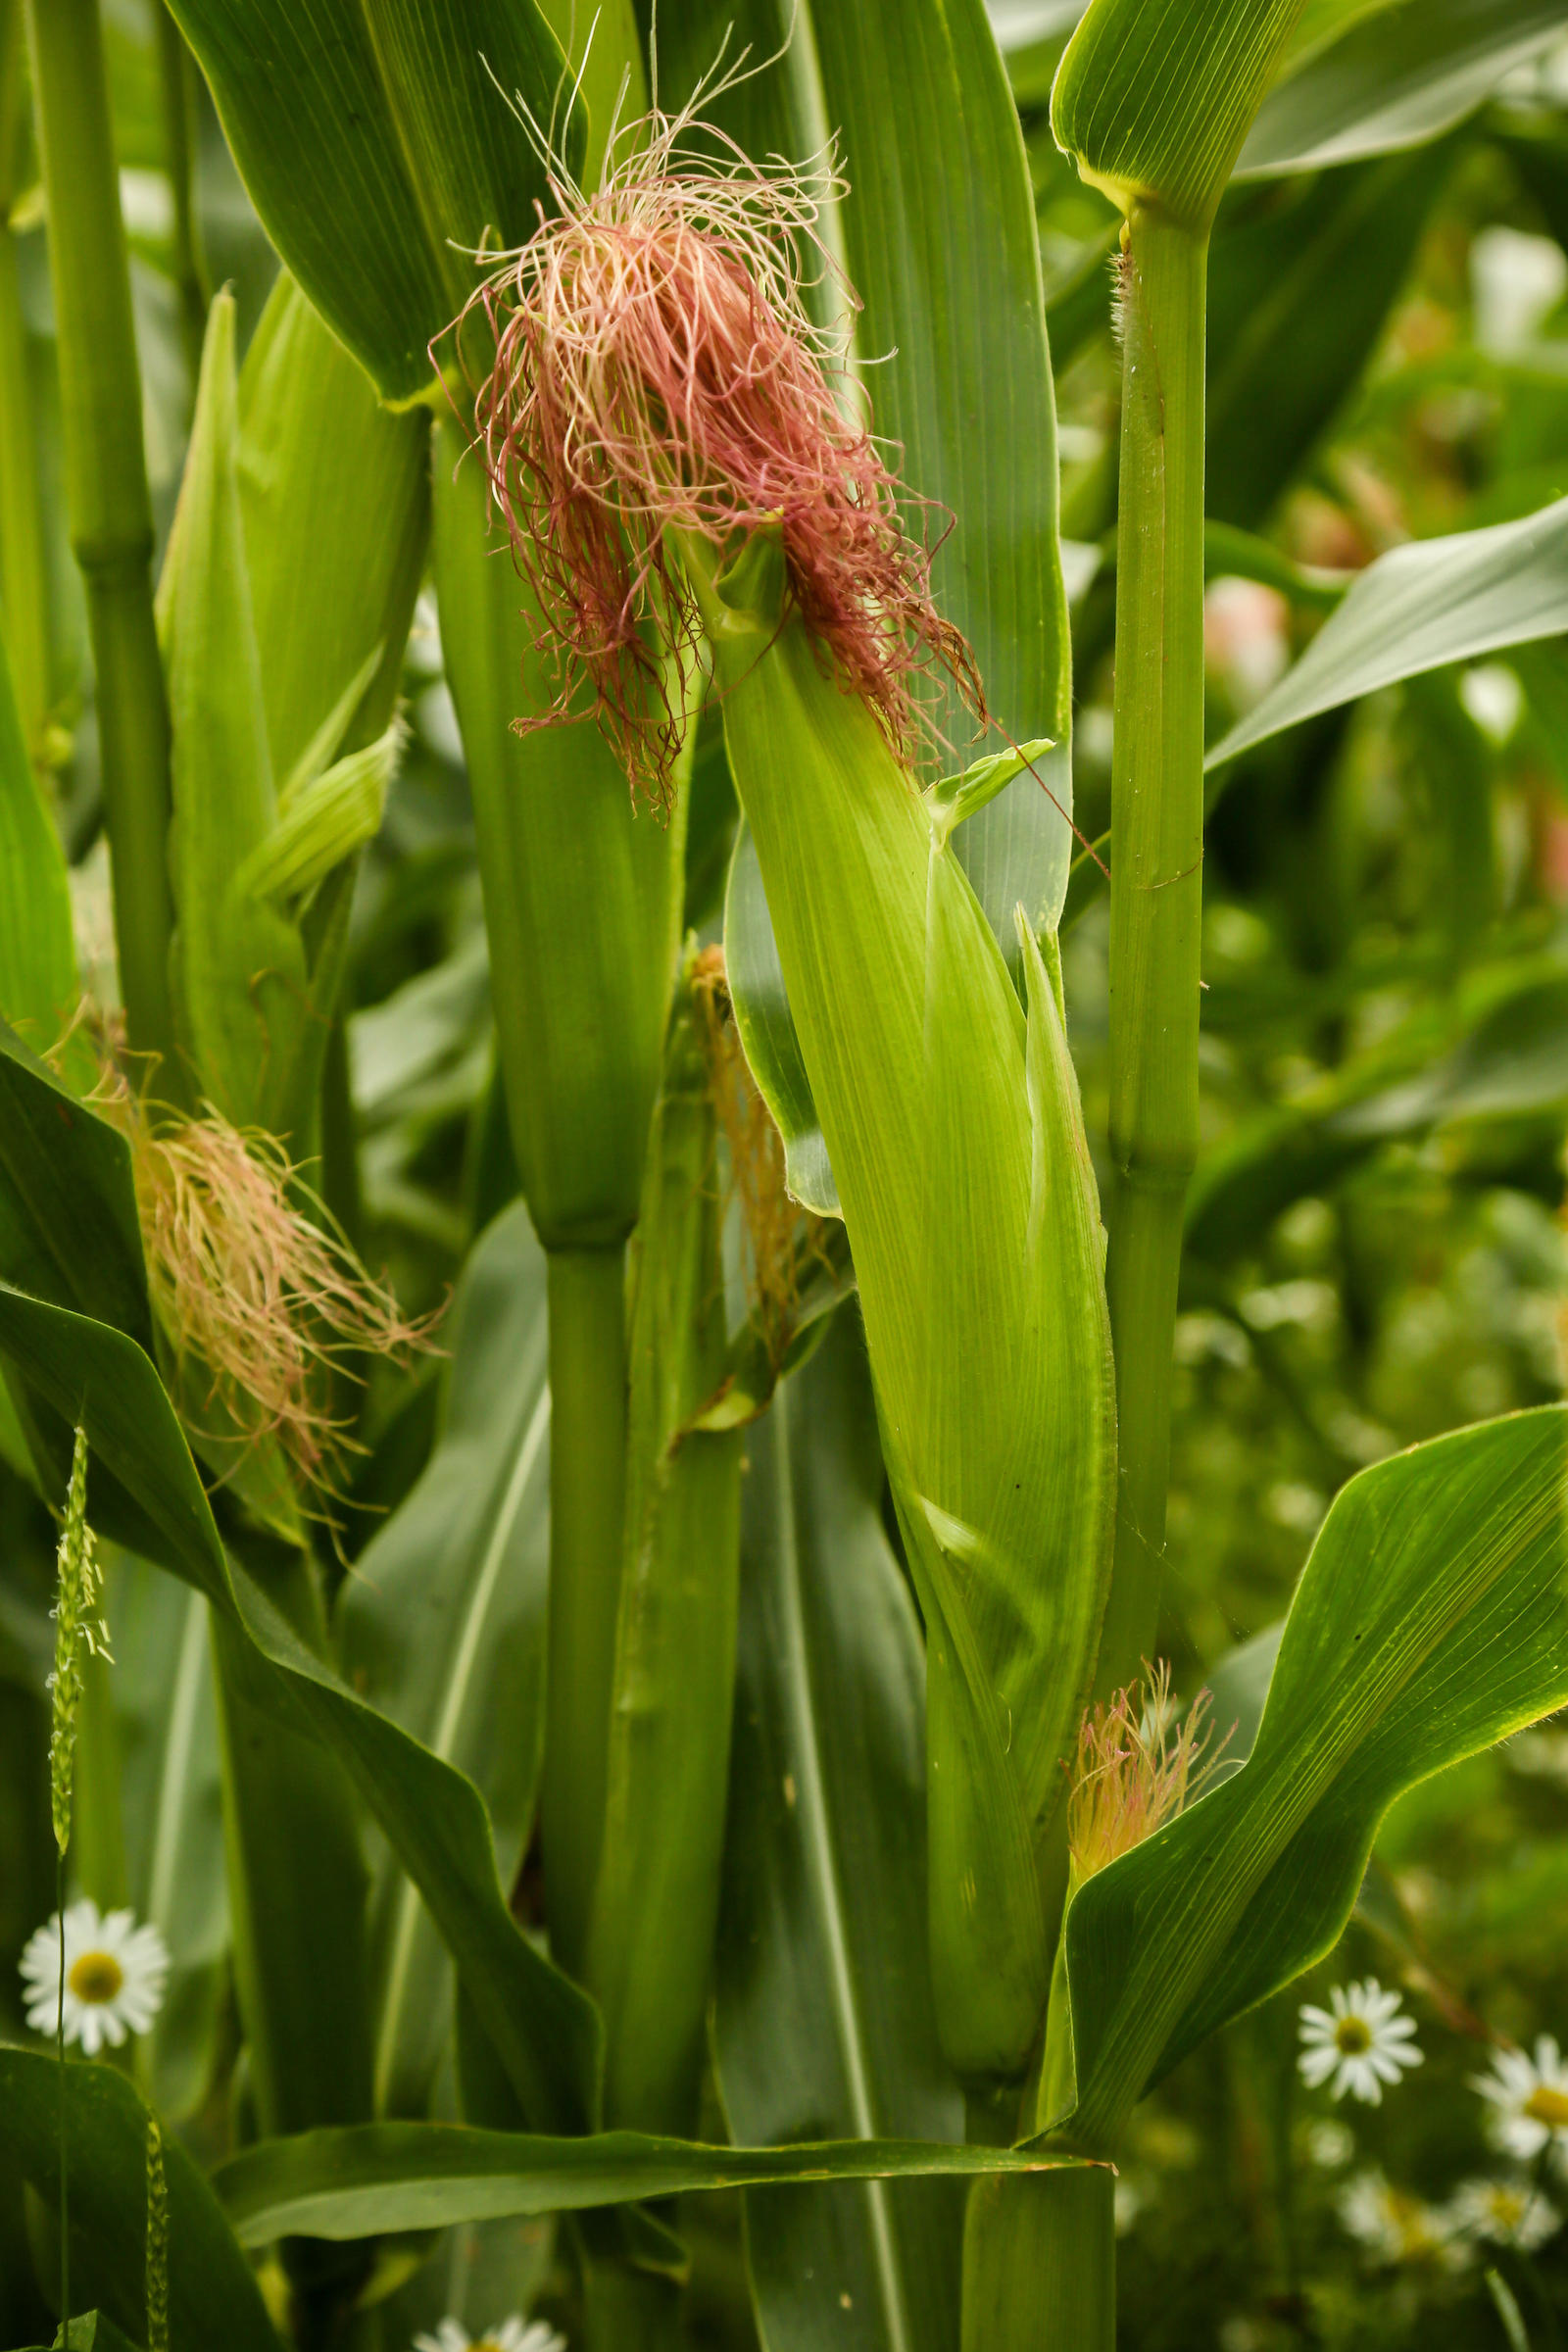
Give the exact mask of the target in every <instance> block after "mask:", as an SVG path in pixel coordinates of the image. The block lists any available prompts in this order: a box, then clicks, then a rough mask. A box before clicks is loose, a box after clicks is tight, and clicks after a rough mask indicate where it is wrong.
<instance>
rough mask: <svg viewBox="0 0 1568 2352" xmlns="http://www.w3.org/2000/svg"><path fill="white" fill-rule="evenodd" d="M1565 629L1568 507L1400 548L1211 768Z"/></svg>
mask: <svg viewBox="0 0 1568 2352" xmlns="http://www.w3.org/2000/svg"><path fill="white" fill-rule="evenodd" d="M1564 629H1568V498H1563V499H1558V500H1557V502H1556V503H1555V504H1554V505H1552V506H1549V507H1543V508H1542V509H1541V511H1540V513H1539V514H1536V515H1525V516H1524V518H1523V519H1522V520H1521V521H1518V522H1499V523H1494V524H1493V525H1492V526H1491V527H1490V528H1489V529H1486V530H1480V531H1456V532H1454V533H1452V534H1451V535H1450V536H1449V537H1447V538H1443V539H1421V540H1417V541H1415V542H1414V543H1412V544H1411V545H1410V546H1408V547H1396V548H1393V549H1391V550H1390V552H1389V553H1388V554H1387V555H1386V556H1380V557H1379V558H1378V560H1377V562H1376V563H1375V564H1368V566H1367V568H1366V570H1365V571H1364V572H1362V573H1361V574H1360V575H1359V577H1358V578H1357V579H1356V580H1355V581H1354V582H1353V583H1352V585H1351V587H1350V589H1349V591H1348V594H1347V596H1346V598H1345V601H1344V603H1343V604H1342V605H1341V606H1340V607H1339V610H1338V611H1337V612H1336V613H1333V614H1332V616H1331V617H1330V618H1329V619H1328V620H1326V621H1325V622H1324V624H1323V626H1322V628H1321V629H1320V630H1319V631H1318V633H1317V635H1316V636H1315V637H1314V638H1313V640H1312V642H1311V644H1310V645H1309V646H1308V647H1307V649H1306V652H1305V653H1304V654H1303V655H1302V656H1301V659H1300V660H1299V662H1297V663H1296V665H1295V667H1294V668H1293V669H1290V670H1288V671H1287V672H1286V674H1285V676H1284V677H1283V678H1281V680H1280V682H1279V684H1278V685H1277V686H1275V687H1273V688H1272V689H1271V690H1270V691H1269V692H1268V693H1267V694H1265V695H1264V696H1263V697H1262V698H1261V700H1260V701H1259V702H1258V703H1257V705H1256V706H1255V708H1254V709H1253V710H1251V711H1249V712H1248V714H1247V716H1246V717H1245V718H1243V719H1239V720H1238V721H1237V723H1236V725H1235V726H1234V727H1232V728H1231V730H1230V732H1229V734H1228V735H1226V736H1225V737H1224V738H1223V739H1222V741H1220V742H1219V743H1217V744H1216V745H1215V746H1214V748H1213V750H1212V751H1211V752H1210V753H1209V755H1208V758H1207V761H1206V765H1207V766H1209V767H1210V768H1213V767H1218V766H1219V765H1221V764H1222V763H1223V762H1224V761H1225V760H1234V759H1235V758H1236V756H1237V754H1238V753H1239V752H1244V751H1249V750H1250V749H1251V747H1252V745H1253V744H1257V743H1264V742H1266V741H1267V739H1268V738H1269V736H1271V735H1277V734H1278V733H1279V732H1280V730H1281V729H1282V728H1283V727H1294V726H1299V724H1300V722H1301V721H1302V719H1305V718H1311V717H1313V716H1314V715H1315V714H1316V713H1317V712H1319V711H1333V710H1336V709H1338V707H1339V706H1340V705H1341V704H1342V703H1350V702H1355V701H1356V700H1358V699H1359V697H1361V696H1362V695H1367V694H1373V693H1375V692H1376V691H1377V689H1378V688H1379V687H1380V686H1392V685H1395V684H1396V683H1397V681H1398V680H1399V679H1401V678H1413V677H1418V676H1420V674H1421V673H1422V672H1423V671H1424V670H1429V669H1441V668H1442V667H1443V666H1444V664H1445V663H1446V662H1468V661H1473V660H1474V659H1475V658H1476V657H1477V656H1478V655H1481V654H1487V653H1495V652H1496V651H1497V650H1499V649H1500V648H1502V647H1505V646H1511V645H1523V644H1526V643H1528V642H1529V641H1530V640H1531V639H1533V638H1541V637H1554V636H1556V635H1558V634H1559V633H1560V632H1561V631H1563V630H1564Z"/></svg>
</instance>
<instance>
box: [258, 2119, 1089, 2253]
mask: <svg viewBox="0 0 1568 2352" xmlns="http://www.w3.org/2000/svg"><path fill="white" fill-rule="evenodd" d="M1071 2161H1072V2159H1071V2158H1070V2157H1069V2158H1065V2159H1063V2158H1062V2157H1059V2156H1057V2155H1055V2154H1054V2152H1053V2151H1050V2150H1046V2151H1041V2150H1025V2149H1020V2148H983V2147H981V2148H969V2147H954V2146H948V2145H942V2144H936V2143H930V2142H925V2141H920V2140H898V2139H893V2140H879V2139H869V2140H858V2139H851V2140H818V2141H812V2142H808V2143H807V2144H805V2145H803V2146H800V2147H793V2148H718V2147H705V2146H703V2145H701V2144H699V2143H698V2142H696V2141H693V2140H684V2139H660V2138H655V2137H652V2136H651V2135H649V2134H647V2133H645V2132H641V2131H605V2132H599V2133H596V2134H594V2135H592V2136H590V2137H587V2138H581V2139H548V2138H535V2137H530V2136H528V2135H527V2134H525V2133H523V2132H516V2131H473V2130H471V2129H470V2128H468V2127H467V2126H465V2125H462V2124H365V2125H362V2126H360V2127H358V2128H357V2129H356V2128H351V2129H349V2130H346V2131H308V2132H304V2133H302V2134H301V2135H300V2136H299V2137H298V2138H296V2139H283V2140H271V2141H266V2140H264V2141H262V2142H261V2143H260V2144H259V2145H258V2146H256V2147H254V2148H248V2149H246V2150H245V2151H244V2153H243V2154H241V2155H239V2156H233V2157H230V2159H229V2161H228V2162H227V2163H226V2164H223V2165H221V2166H220V2167H219V2169H218V2172H217V2174H216V2176H215V2179H214V2185H215V2187H216V2189H217V2192H218V2195H219V2197H220V2198H221V2202H222V2205H223V2210H224V2211H225V2213H226V2214H227V2215H228V2217H229V2220H230V2222H231V2223H232V2225H233V2228H234V2229H235V2231H236V2233H237V2234H238V2236H239V2238H240V2240H241V2242H242V2243H243V2244H245V2245H267V2244H268V2243H269V2242H270V2240H271V2239H272V2238H275V2237H281V2236H283V2235H284V2234H285V2233H287V2234H289V2235H294V2234H302V2235H306V2236H310V2237H368V2236H370V2235H372V2234H377V2233H379V2232H381V2231H384V2230H392V2229H442V2228H444V2227H445V2226H446V2225H447V2224H449V2223H452V2222H466V2221H489V2220H494V2219H496V2218H498V2217H500V2216H503V2215H506V2214H514V2213H581V2212H584V2211H586V2210H589V2209H591V2208H592V2207H594V2206H599V2205H626V2204H636V2203H640V2202H641V2200H642V2199H643V2198H645V2197H671V2196H679V2195H684V2194H688V2193H690V2192H691V2191H693V2190H699V2189H714V2188H755V2187H762V2186H765V2185H767V2184H769V2183H771V2182H774V2181H801V2180H812V2181H815V2180H823V2181H827V2180H891V2179H902V2178H906V2177H913V2178H921V2179H927V2180H929V2179H934V2178H944V2177H947V2176H969V2177H972V2176H973V2175H975V2174H978V2173H1038V2172H1047V2171H1050V2170H1051V2169H1052V2167H1053V2166H1054V2165H1058V2164H1061V2163H1062V2162H1068V2163H1070V2162H1071Z"/></svg>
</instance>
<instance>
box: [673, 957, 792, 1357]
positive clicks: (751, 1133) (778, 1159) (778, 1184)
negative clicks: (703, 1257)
mask: <svg viewBox="0 0 1568 2352" xmlns="http://www.w3.org/2000/svg"><path fill="white" fill-rule="evenodd" d="M692 987H693V994H694V996H695V999H696V1003H697V1008H698V1013H699V1017H700V1019H701V1022H702V1035H703V1050H704V1054H705V1057H706V1059H707V1062H708V1070H709V1083H710V1085H711V1088H712V1093H713V1103H714V1107H715V1108H716V1110H717V1112H718V1123H719V1126H720V1127H721V1128H722V1130H723V1134H724V1142H725V1145H726V1147H727V1149H728V1153H729V1180H730V1185H731V1187H732V1188H733V1196H734V1197H735V1198H737V1199H738V1200H739V1201H740V1208H741V1223H742V1226H743V1229H744V1232H745V1237H746V1259H747V1276H748V1287H749V1289H750V1292H751V1301H752V1313H753V1315H754V1317H755V1318H756V1322H757V1325H758V1328H759V1329H760V1333H761V1336H762V1344H763V1347H764V1348H765V1350H766V1353H767V1356H768V1359H769V1361H770V1362H771V1364H772V1365H773V1367H774V1369H775V1370H777V1368H778V1366H779V1365H780V1364H781V1363H782V1362H783V1359H784V1353H785V1350H786V1349H787V1348H788V1346H789V1343H790V1340H791V1337H792V1336H793V1333H794V1329H795V1322H796V1316H797V1312H798V1309H799V1306H800V1278H801V1259H802V1254H803V1252H811V1253H813V1254H815V1255H817V1256H819V1257H820V1256H821V1254H822V1250H821V1243H820V1239H819V1236H818V1233H817V1227H818V1226H819V1224H820V1220H819V1219H817V1218H814V1217H811V1216H809V1214H808V1213H807V1212H806V1211H805V1210H803V1209H802V1208H801V1206H800V1204H799V1203H798V1202H797V1201H793V1200H792V1199H791V1198H790V1195H789V1192H788V1191H787V1189H786V1187H785V1181H784V1139H783V1137H782V1136H781V1135H780V1134H779V1131H778V1128H777V1126H776V1125H775V1124H774V1120H773V1114H772V1112H771V1111H770V1110H769V1109H768V1107H767V1104H766V1103H765V1102H764V1101H763V1099H762V1096H761V1093H760V1090H759V1088H758V1085H757V1081H756V1079H755V1078H754V1077H753V1076H752V1073H751V1069H750V1066H749V1065H748V1063H747V1059H746V1055H745V1053H744V1051H743V1050H742V1047H741V1041H740V1033H739V1031H738V1030H737V1028H736V1026H735V1019H734V1013H733V1011H732V1008H731V1005H730V996H729V979H728V975H727V974H726V971H725V968H724V951H723V949H722V948H720V947H711V948H705V949H704V950H703V952H702V954H701V955H700V956H698V958H697V963H696V967H695V970H694V972H693V975H692Z"/></svg>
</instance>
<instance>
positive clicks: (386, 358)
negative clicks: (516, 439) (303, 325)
mask: <svg viewBox="0 0 1568 2352" xmlns="http://www.w3.org/2000/svg"><path fill="white" fill-rule="evenodd" d="M172 13H173V15H174V17H175V19H176V21H177V22H178V24H179V26H180V29H181V31H182V32H183V33H184V35H185V38H186V39H187V40H188V41H189V43H190V45H191V47H192V49H193V50H194V51H195V53H196V56H197V58H198V60H199V61H200V64H201V67H202V71H203V72H204V73H205V74H206V75H207V79H208V82H209V84H210V85H211V88H212V91H213V96H214V99H215V101H216V103H217V106H218V113H219V118H220V120H221V123H222V125H223V129H224V132H225V134H226V136H227V139H228V144H229V147H230V149H231V150H232V152H233V156H234V160H235V162H236V163H237V164H238V166H239V170H240V174H241V177H242V178H243V179H244V181H245V184H246V187H247V189H248V190H249V192H250V196H251V200H252V202H253V203H254V204H255V206H256V210H257V212H258V213H259V214H260V215H261V218H262V221H263V225H264V226H265V227H266V229H267V232H268V234H269V235H270V238H271V240H272V242H273V244H274V245H275V246H276V247H277V250H278V252H279V253H280V254H281V255H282V257H283V260H284V262H285V263H286V264H287V266H288V268H289V269H290V270H292V272H293V274H294V276H295V277H296V278H297V279H298V280H299V282H300V284H301V286H302V287H303V288H304V289H305V292H306V293H307V294H308V295H309V297H310V299H311V301H312V302H313V303H314V304H315V306H316V308H317V309H318V310H319V312H320V314H321V316H322V318H323V319H325V320H326V321H327V323H328V325H329V326H330V327H331V328H332V329H333V331H334V333H335V334H337V335H338V336H339V337H340V339H341V340H342V341H343V342H344V343H345V344H346V345H347V346H348V349H349V350H350V351H351V352H352V353H353V354H354V356H355V357H356V359H358V360H359V361H360V363H361V364H362V366H363V367H364V368H366V369H367V370H368V373H369V374H370V376H371V378H372V379H373V381H374V383H375V385H376V387H377V389H378V390H379V392H380V393H381V396H382V398H383V399H385V400H389V401H397V402H406V401H411V400H414V399H417V397H418V396H419V395H420V394H421V393H422V392H423V391H424V390H425V389H426V387H427V386H428V385H429V382H430V375H431V369H430V361H429V357H428V345H429V343H430V341H431V339H432V337H434V336H436V335H438V334H439V333H440V332H441V331H442V329H443V328H444V327H446V326H447V325H448V324H449V322H450V321H451V319H453V317H454V316H455V315H456V313H457V311H458V310H459V309H460V308H461V306H462V304H463V302H464V301H465V299H466V296H467V294H468V293H469V292H470V291H471V289H472V287H473V284H474V282H475V273H474V269H473V265H472V263H471V262H470V261H469V260H468V259H467V256H468V255H470V254H471V253H472V252H473V251H474V249H475V248H476V247H477V246H478V245H479V244H480V242H481V240H482V239H483V238H484V236H485V234H486V231H487V230H488V231H490V232H492V233H493V235H494V236H495V237H496V238H499V241H500V242H501V244H503V245H513V244H518V243H520V242H521V241H522V240H523V239H524V238H525V237H526V236H528V234H529V233H530V231H531V230H532V228H533V225H534V217H533V205H534V202H535V199H536V198H538V199H543V198H545V196H546V187H545V180H544V172H543V169H542V167H541V165H540V163H539V161H538V158H537V157H536V155H535V154H534V151H533V149H532V147H531V145H530V144H529V140H528V134H527V132H526V130H525V129H524V127H523V125H522V123H520V122H518V120H517V119H516V117H515V114H514V113H513V112H512V109H511V106H510V104H509V101H510V99H511V98H512V95H513V93H514V92H519V91H520V93H521V95H522V97H523V99H524V101H525V103H526V104H527V105H528V106H529V107H531V108H532V110H533V112H534V114H535V115H536V116H537V117H538V119H539V121H540V122H541V123H547V124H548V123H550V122H551V121H552V119H553V117H557V118H558V119H557V135H558V137H559V138H560V139H561V140H562V142H563V144H564V148H565V150H566V155H567V160H568V162H570V163H571V164H572V165H573V166H575V165H576V164H578V163H579V162H580V161H581V156H582V142H583V135H584V134H583V124H582V121H581V114H580V110H579V109H577V108H572V109H570V111H569V112H566V111H564V110H558V108H557V99H558V96H560V97H561V98H562V99H563V100H564V98H565V96H566V95H567V94H568V93H567V91H566V90H564V88H563V83H562V75H563V70H564V59H563V56H562V53H561V50H560V47H559V45H558V44H557V42H556V39H555V37H554V35H553V34H552V33H551V31H550V29H549V27H548V25H546V24H545V21H544V19H543V17H542V16H541V15H540V13H539V11H538V9H537V8H536V7H535V6H534V5H533V0H420V5H418V6H417V7H415V6H412V5H410V4H409V0H174V6H173V11H172ZM487 67H488V69H489V71H488V72H487V70H486V68H487ZM492 74H493V76H494V78H493V79H492V78H491V76H492Z"/></svg>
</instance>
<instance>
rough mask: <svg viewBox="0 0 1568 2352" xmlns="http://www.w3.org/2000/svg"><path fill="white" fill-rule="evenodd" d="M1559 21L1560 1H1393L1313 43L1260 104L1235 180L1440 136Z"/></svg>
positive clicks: (1565, 21) (1564, 16)
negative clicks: (1334, 36) (1394, 3)
mask: <svg viewBox="0 0 1568 2352" xmlns="http://www.w3.org/2000/svg"><path fill="white" fill-rule="evenodd" d="M1565 25H1568V7H1565V6H1564V4H1563V0H1398V5H1397V6H1396V7H1393V8H1379V9H1375V10H1373V11H1372V12H1370V13H1369V14H1367V15H1365V16H1363V17H1361V18H1360V19H1359V20H1358V21H1354V22H1352V23H1351V24H1350V25H1349V26H1348V29H1347V30H1346V31H1345V32H1344V33H1342V34H1341V36H1340V38H1339V39H1338V40H1329V41H1327V42H1326V43H1324V44H1323V46H1322V47H1320V48H1316V49H1314V50H1313V51H1312V52H1311V54H1310V55H1309V56H1308V57H1306V58H1305V59H1304V61H1303V62H1302V64H1301V65H1300V66H1299V67H1298V68H1297V70H1296V71H1295V72H1294V73H1289V74H1287V75H1286V76H1285V77H1284V78H1283V79H1282V80H1281V81H1280V82H1279V83H1278V84H1277V85H1276V87H1275V88H1274V89H1272V90H1271V91H1270V92H1269V94H1268V96H1267V97H1266V98H1265V99H1264V101H1263V104H1262V106H1261V107H1260V108H1259V109H1258V113H1257V119H1256V121H1255V122H1254V123H1253V124H1252V127H1251V129H1250V131H1249V133H1248V136H1247V144H1246V145H1245V147H1244V148H1243V149H1242V153H1241V157H1240V160H1239V162H1238V164H1237V167H1236V170H1237V176H1238V177H1239V178H1249V177H1250V178H1258V177H1262V176H1264V175H1265V174H1271V173H1275V172H1310V171H1313V170H1315V169H1316V168H1317V167H1318V166H1320V165H1323V164H1348V163H1353V162H1354V161H1356V160H1357V159H1358V158H1359V157H1362V156H1368V155H1387V154H1389V153H1390V152H1391V151H1392V150H1394V149H1397V148H1400V147H1414V146H1418V145H1420V144H1421V143H1422V142H1423V141H1424V140H1427V139H1435V138H1439V137H1441V136H1442V134H1443V133H1444V132H1445V131H1446V130H1451V129H1452V127H1453V125H1454V124H1455V123H1461V122H1463V120H1464V118H1465V116H1466V115H1468V114H1471V113H1473V112H1474V110H1475V109H1476V108H1477V107H1478V106H1480V105H1481V104H1482V103H1483V102H1484V101H1485V100H1486V99H1487V98H1489V97H1490V96H1491V95H1492V92H1493V91H1494V90H1495V88H1496V86H1497V84H1498V82H1499V81H1501V80H1502V78H1503V76H1504V75H1505V74H1506V73H1509V72H1510V71H1511V70H1512V68H1514V67H1515V66H1520V65H1523V64H1524V63H1525V62H1526V60H1527V59H1529V58H1532V57H1534V56H1536V55H1538V54H1539V53H1540V51H1541V50H1543V49H1544V48H1546V47H1547V46H1548V45H1549V44H1550V43H1551V42H1552V41H1554V40H1555V39H1556V38H1557V36H1558V35H1559V34H1560V33H1561V31H1562V30H1563V27H1564V26H1565Z"/></svg>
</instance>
